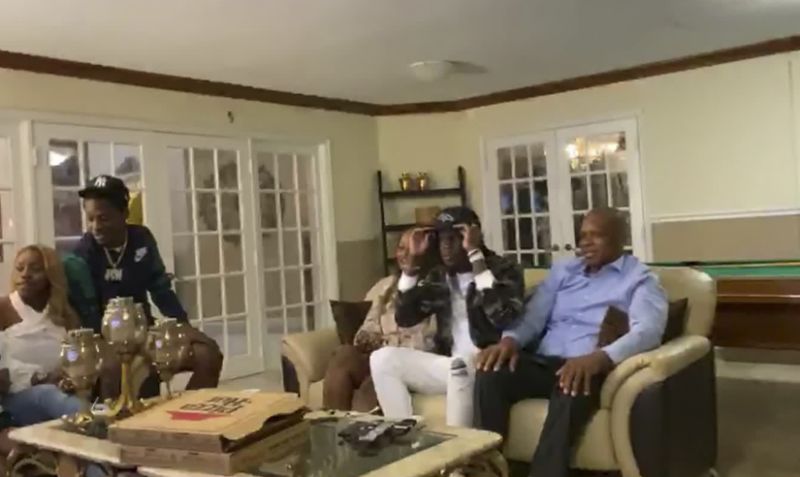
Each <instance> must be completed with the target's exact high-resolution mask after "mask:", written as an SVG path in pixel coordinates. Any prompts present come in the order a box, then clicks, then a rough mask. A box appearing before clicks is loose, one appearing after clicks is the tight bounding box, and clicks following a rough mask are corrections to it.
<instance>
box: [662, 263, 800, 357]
mask: <svg viewBox="0 0 800 477" xmlns="http://www.w3.org/2000/svg"><path fill="white" fill-rule="evenodd" d="M653 265H655V266H690V267H693V268H696V269H698V270H702V271H704V272H706V273H708V274H709V275H710V276H711V277H713V278H714V279H715V280H716V282H717V316H716V320H715V322H714V331H713V341H714V343H715V344H717V345H720V346H732V347H743V348H765V349H797V350H800V260H797V259H792V260H768V261H741V262H679V263H676V262H672V263H654V264H653Z"/></svg>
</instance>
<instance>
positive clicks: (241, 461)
mask: <svg viewBox="0 0 800 477" xmlns="http://www.w3.org/2000/svg"><path fill="white" fill-rule="evenodd" d="M309 427H310V423H309V422H308V421H300V422H297V423H294V424H291V425H290V426H289V427H286V428H284V429H282V430H280V431H277V432H274V433H272V434H270V435H269V436H267V437H264V438H263V439H261V440H258V441H256V442H253V443H251V444H248V445H246V446H244V447H241V448H238V449H236V450H234V451H232V452H222V453H219V452H198V451H189V450H180V449H168V448H163V447H140V446H128V445H123V446H122V447H121V450H120V458H121V460H122V462H123V463H124V464H126V465H132V466H134V465H135V466H147V467H160V468H166V469H179V470H185V471H196V472H202V473H204V474H215V475H233V474H236V473H238V472H247V471H249V470H253V469H257V468H259V467H260V466H262V465H265V464H267V465H271V464H272V463H279V462H282V460H281V459H286V458H287V457H288V456H291V455H293V454H294V453H296V452H299V451H300V450H301V449H302V448H303V446H307V445H308V444H309V432H308V431H309Z"/></svg>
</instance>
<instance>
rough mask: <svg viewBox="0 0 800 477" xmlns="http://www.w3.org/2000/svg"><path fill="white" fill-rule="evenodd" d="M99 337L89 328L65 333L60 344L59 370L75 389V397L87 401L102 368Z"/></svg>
mask: <svg viewBox="0 0 800 477" xmlns="http://www.w3.org/2000/svg"><path fill="white" fill-rule="evenodd" d="M98 338H99V336H97V335H95V334H94V331H92V329H91V328H80V329H77V330H70V331H68V332H67V337H66V338H65V339H64V342H63V343H62V344H61V353H60V357H61V369H63V370H64V375H65V376H66V377H67V379H68V380H69V382H70V383H71V384H72V385H73V386H74V387H75V395H77V396H78V397H80V398H82V399H85V400H88V399H89V397H90V395H91V393H92V389H93V388H94V383H95V382H96V381H97V377H98V376H99V375H100V369H101V367H102V366H103V360H102V354H101V352H100V346H99V344H98V342H97V340H98Z"/></svg>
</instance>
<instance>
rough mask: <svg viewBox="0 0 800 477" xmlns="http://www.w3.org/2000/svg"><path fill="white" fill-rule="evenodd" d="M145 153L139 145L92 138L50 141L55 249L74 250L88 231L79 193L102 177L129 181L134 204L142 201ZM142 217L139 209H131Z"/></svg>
mask: <svg viewBox="0 0 800 477" xmlns="http://www.w3.org/2000/svg"><path fill="white" fill-rule="evenodd" d="M141 158H142V150H141V145H139V144H125V143H116V142H111V141H95V140H90V139H72V138H70V139H61V138H53V139H50V140H49V144H48V151H47V161H48V165H49V167H50V174H51V179H52V185H53V226H54V231H55V246H56V249H57V250H59V251H61V252H67V251H70V250H73V249H74V248H75V245H77V243H78V241H79V240H80V238H81V236H82V235H83V232H84V230H86V217H85V215H84V214H83V210H82V209H81V201H80V197H78V191H79V190H81V189H83V188H84V187H85V186H86V184H87V183H88V181H89V180H90V179H91V178H92V177H95V176H98V175H101V174H107V175H113V176H117V177H119V178H121V179H122V180H124V181H125V183H126V185H127V186H128V188H129V189H130V191H131V197H133V199H134V201H133V203H134V204H135V203H137V202H136V201H137V200H138V201H141V199H142V195H143V194H142V190H143V187H142V167H141V166H142V162H141ZM131 212H132V213H133V214H134V215H136V214H141V213H142V209H141V202H139V206H138V208H136V209H135V210H131Z"/></svg>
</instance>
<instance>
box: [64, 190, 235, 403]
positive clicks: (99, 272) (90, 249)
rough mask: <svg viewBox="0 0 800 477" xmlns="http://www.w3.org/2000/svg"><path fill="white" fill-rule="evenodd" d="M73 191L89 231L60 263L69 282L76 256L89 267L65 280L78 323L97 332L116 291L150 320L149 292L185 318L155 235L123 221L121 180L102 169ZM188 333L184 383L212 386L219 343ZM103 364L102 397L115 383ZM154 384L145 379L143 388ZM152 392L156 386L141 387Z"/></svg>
mask: <svg viewBox="0 0 800 477" xmlns="http://www.w3.org/2000/svg"><path fill="white" fill-rule="evenodd" d="M78 194H79V195H80V197H81V199H83V210H84V212H85V214H86V222H87V226H88V232H87V233H86V234H84V236H83V237H82V238H81V240H80V242H79V243H78V246H77V248H76V249H75V250H74V252H73V254H74V257H71V258H69V257H68V258H66V259H65V268H66V269H67V271H68V276H70V277H71V280H72V281H73V282H75V281H78V280H80V277H81V273H80V270H78V269H79V266H76V260H75V257H77V258H78V261H77V262H82V263H84V264H85V268H86V269H88V276H89V277H90V280H91V284H90V285H88V286H87V284H85V283H83V284H75V283H71V284H70V301H71V302H72V305H73V307H74V308H75V309H76V311H78V313H79V315H81V320H82V321H83V323H82V324H83V326H86V327H91V328H94V329H95V331H98V332H99V331H100V325H101V320H102V310H104V309H105V306H106V304H107V303H108V301H109V300H110V299H112V298H115V297H120V296H125V297H132V298H133V299H134V301H135V302H136V303H141V304H142V306H143V307H144V309H145V312H146V314H147V318H148V320H149V321H150V322H151V324H152V320H153V317H152V314H151V313H150V305H149V301H148V294H149V295H150V298H151V299H152V301H153V303H155V305H156V306H157V307H158V309H159V310H160V311H161V313H162V314H163V315H164V316H168V317H171V318H177V319H178V320H179V321H183V322H186V321H188V318H189V317H188V315H187V313H186V310H185V309H184V308H183V306H181V303H180V301H179V300H178V296H177V295H176V294H175V292H174V291H173V289H172V281H171V279H170V277H169V276H168V275H167V273H166V269H165V267H164V262H163V261H162V260H161V254H160V253H159V251H158V245H157V244H156V240H155V237H153V234H152V233H151V232H150V230H149V229H148V228H147V227H145V226H142V225H132V224H127V223H126V220H127V218H128V200H129V198H130V194H129V192H128V188H127V186H126V185H125V183H124V182H123V181H122V180H121V179H119V178H117V177H113V176H108V175H101V176H97V177H95V178H93V179H91V180H90V181H89V183H88V185H87V186H86V187H85V188H84V189H82V190H81V191H80V192H79V193H78ZM70 271H72V273H70ZM86 275H87V274H83V276H86ZM189 335H190V337H191V339H192V348H193V351H194V353H193V358H192V362H191V363H189V365H188V367H189V369H187V371H193V374H192V377H191V379H190V380H189V384H188V385H187V388H188V389H198V388H206V387H216V386H217V384H218V382H219V375H220V371H221V369H222V353H221V352H220V350H219V347H218V346H217V344H216V342H215V341H214V340H213V339H211V338H209V337H208V336H206V335H205V334H203V333H202V332H201V331H199V330H197V329H195V328H190V331H189ZM108 368H109V372H106V373H104V374H105V376H104V379H101V382H102V390H101V394H103V397H110V396H113V395H116V393H118V388H119V381H118V379H119V376H118V370H116V372H117V374H115V375H109V373H110V372H111V370H113V369H114V368H113V366H109V367H108ZM151 381H152V380H151ZM153 384H154V383H153V382H148V388H149V387H151V386H153ZM155 384H157V381H156V382H155ZM155 389H157V387H156V388H155ZM152 392H155V390H154V389H147V390H143V393H152Z"/></svg>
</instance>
